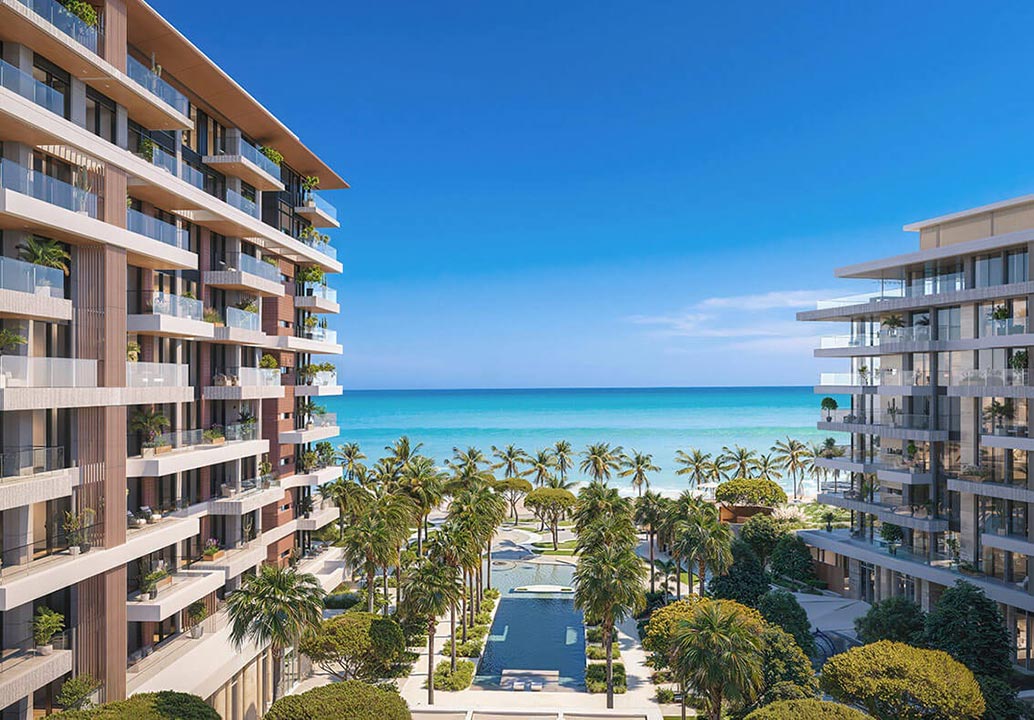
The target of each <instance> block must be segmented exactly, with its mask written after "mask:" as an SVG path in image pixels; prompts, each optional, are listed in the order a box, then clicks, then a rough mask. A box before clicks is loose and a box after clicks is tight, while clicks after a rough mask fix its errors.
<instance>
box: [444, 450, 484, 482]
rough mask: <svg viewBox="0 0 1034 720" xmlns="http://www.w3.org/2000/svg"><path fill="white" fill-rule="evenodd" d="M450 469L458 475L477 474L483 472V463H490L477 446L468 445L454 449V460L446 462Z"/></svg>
mask: <svg viewBox="0 0 1034 720" xmlns="http://www.w3.org/2000/svg"><path fill="white" fill-rule="evenodd" d="M445 464H446V465H447V466H448V467H449V469H450V470H452V471H453V472H454V473H456V474H457V475H461V476H462V475H467V476H470V475H476V474H478V473H480V472H481V469H482V467H481V466H482V465H488V464H489V462H488V458H487V457H485V454H484V453H483V452H481V451H480V450H478V449H477V448H476V447H468V448H467V449H466V450H461V449H460V448H458V447H454V448H453V449H452V460H449V461H448V462H447V463H445Z"/></svg>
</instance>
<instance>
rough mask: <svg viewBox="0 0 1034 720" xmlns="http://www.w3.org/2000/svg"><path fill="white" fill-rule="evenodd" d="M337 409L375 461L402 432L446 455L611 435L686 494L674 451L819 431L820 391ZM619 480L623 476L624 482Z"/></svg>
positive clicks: (373, 403)
mask: <svg viewBox="0 0 1034 720" xmlns="http://www.w3.org/2000/svg"><path fill="white" fill-rule="evenodd" d="M319 402H320V403H321V404H322V405H324V406H326V408H327V411H328V412H334V413H337V417H338V424H339V426H340V427H341V435H340V436H339V437H338V438H337V439H336V440H334V441H333V442H334V443H335V444H337V443H341V442H346V441H348V442H358V443H359V444H360V445H361V446H362V448H363V451H364V452H365V453H366V455H367V456H369V457H370V458H377V457H380V456H381V455H382V454H383V449H384V446H385V445H388V444H389V443H391V442H392V441H394V440H395V439H396V438H398V437H399V436H400V435H408V436H409V437H410V439H411V440H413V441H414V442H422V443H423V444H424V447H423V452H424V453H425V454H427V455H430V456H431V457H434V458H435V459H437V460H439V461H444V460H445V459H446V458H448V457H449V456H450V455H451V453H452V448H453V447H456V446H461V447H466V446H468V445H474V446H477V447H480V448H481V449H482V450H484V451H485V452H486V453H489V452H490V450H491V446H492V445H497V446H501V445H506V444H509V443H515V444H517V445H518V446H520V447H522V448H524V449H525V450H527V451H529V452H531V451H534V450H537V449H539V448H543V447H548V446H551V445H552V444H553V443H554V442H556V441H557V440H567V441H569V442H570V443H571V444H572V445H573V446H574V448H575V450H577V451H580V450H581V449H582V448H584V447H585V445H587V444H588V443H591V442H609V443H612V444H617V445H622V446H623V447H624V448H625V449H626V451H627V450H630V449H632V448H634V449H636V450H640V451H644V452H649V453H652V454H653V457H654V463H655V464H657V465H659V466H660V467H661V471H660V472H658V473H657V474H656V476H655V478H653V479H652V482H651V485H652V487H654V488H655V489H658V490H667V491H680V490H682V489H684V488H685V487H686V484H685V481H684V480H682V479H681V478H678V477H676V475H675V472H674V470H675V466H674V463H673V458H674V455H675V451H676V450H678V449H688V448H700V449H702V450H704V451H706V452H711V453H717V452H720V451H721V448H722V446H723V445H729V446H732V445H734V444H739V445H743V446H745V447H749V448H753V449H756V450H759V451H762V452H768V450H769V448H770V447H771V445H772V444H773V443H774V442H775V441H776V440H778V439H781V438H785V437H786V436H787V435H789V436H791V437H794V438H797V439H799V440H802V441H804V442H812V441H821V440H822V439H823V438H825V437H827V436H828V435H829V433H822V432H819V431H818V430H816V429H815V422H816V421H817V420H818V417H819V398H818V397H817V396H816V395H815V394H814V392H813V390H812V389H811V388H810V387H736V388H715V387H707V388H645V389H644V388H631V389H621V388H615V389H569V390H563V389H548V390H368V391H351V392H345V394H344V395H343V396H341V397H331V398H324V399H322V400H320V401H319ZM617 482H621V481H620V480H618V481H617Z"/></svg>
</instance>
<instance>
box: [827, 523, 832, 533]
mask: <svg viewBox="0 0 1034 720" xmlns="http://www.w3.org/2000/svg"><path fill="white" fill-rule="evenodd" d="M826 532H828V533H831V532H833V523H826Z"/></svg>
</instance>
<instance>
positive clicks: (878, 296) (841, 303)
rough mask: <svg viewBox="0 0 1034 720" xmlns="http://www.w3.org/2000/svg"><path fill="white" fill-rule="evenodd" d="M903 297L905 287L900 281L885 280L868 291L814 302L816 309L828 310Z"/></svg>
mask: <svg viewBox="0 0 1034 720" xmlns="http://www.w3.org/2000/svg"><path fill="white" fill-rule="evenodd" d="M903 297H905V289H904V287H902V285H901V283H900V282H887V283H885V284H884V286H883V288H881V289H876V290H872V291H870V292H865V293H858V294H857V295H847V296H845V297H839V298H831V299H829V300H819V301H818V302H817V303H816V308H817V309H818V310H829V309H832V308H841V307H847V306H849V305H862V304H865V303H870V302H880V301H882V300H896V299H899V298H903Z"/></svg>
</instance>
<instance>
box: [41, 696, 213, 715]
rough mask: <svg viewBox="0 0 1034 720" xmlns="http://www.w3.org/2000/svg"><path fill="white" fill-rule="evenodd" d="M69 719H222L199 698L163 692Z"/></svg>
mask: <svg viewBox="0 0 1034 720" xmlns="http://www.w3.org/2000/svg"><path fill="white" fill-rule="evenodd" d="M61 718H63V719H65V718H67V720H219V713H217V712H216V711H215V710H214V709H212V708H211V707H210V706H209V705H208V703H206V702H205V701H204V700H202V699H201V698H199V697H198V696H197V695H190V694H188V693H181V692H172V691H171V690H162V691H160V692H155V693H139V694H137V695H133V696H132V697H130V698H128V699H126V700H117V701H115V702H110V703H104V704H103V705H98V706H96V707H93V708H90V709H89V710H73V711H70V712H65V713H62V714H61Z"/></svg>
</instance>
